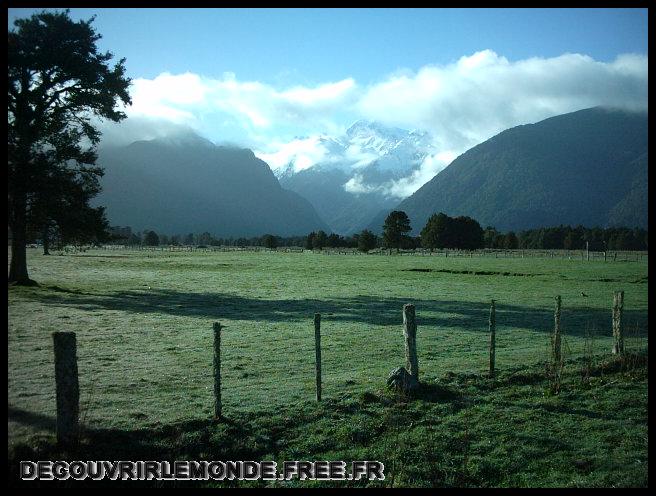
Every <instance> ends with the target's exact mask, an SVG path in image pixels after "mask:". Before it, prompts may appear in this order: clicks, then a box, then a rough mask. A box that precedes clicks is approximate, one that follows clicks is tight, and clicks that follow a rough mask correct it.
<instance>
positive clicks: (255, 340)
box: [8, 249, 648, 486]
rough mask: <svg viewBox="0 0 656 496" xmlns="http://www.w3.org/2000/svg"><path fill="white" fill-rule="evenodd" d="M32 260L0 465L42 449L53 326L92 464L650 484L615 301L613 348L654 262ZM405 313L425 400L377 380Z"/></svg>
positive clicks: (14, 342)
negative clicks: (69, 364) (348, 467)
mask: <svg viewBox="0 0 656 496" xmlns="http://www.w3.org/2000/svg"><path fill="white" fill-rule="evenodd" d="M28 266H29V273H30V277H32V278H33V279H35V280H36V281H37V282H38V283H39V284H40V285H39V286H38V287H10V288H9V291H8V293H9V294H8V321H9V330H8V353H9V355H8V379H9V385H8V403H9V407H8V408H9V424H8V427H9V446H8V449H9V452H10V456H19V455H20V454H21V453H22V455H23V456H28V455H29V454H30V453H31V454H32V456H36V454H38V453H40V454H41V455H44V454H47V453H52V450H54V449H55V448H54V447H52V441H53V439H54V432H53V422H54V418H55V387H54V365H53V349H52V336H51V334H52V332H54V331H74V332H76V334H77V342H78V351H77V352H78V368H79V377H80V388H81V397H80V404H81V409H82V414H81V418H82V421H83V424H84V427H85V429H87V430H88V432H89V434H88V436H89V437H88V443H87V444H86V445H84V446H86V447H83V448H81V449H86V450H87V451H86V452H85V453H86V455H85V456H92V455H95V456H96V458H97V459H108V458H103V457H100V458H98V457H99V456H100V455H101V454H104V455H106V456H110V455H115V456H119V453H120V456H131V458H130V459H143V458H137V455H141V456H146V455H151V456H154V455H158V456H169V457H176V456H177V457H181V456H195V457H197V458H198V457H203V456H223V457H224V458H222V459H248V458H238V456H251V457H255V456H257V457H260V459H310V460H312V459H349V460H350V459H353V458H352V457H354V456H356V457H363V456H364V457H367V458H368V459H372V458H371V457H373V456H377V457H378V458H384V459H381V461H383V462H384V463H386V473H387V474H388V477H387V479H386V481H385V484H388V485H389V484H390V480H392V482H391V483H392V484H394V485H410V486H415V485H456V486H461V485H474V486H479V485H493V486H499V485H500V486H504V485H511V486H512V485H520V486H532V485H540V486H550V485H587V486H595V485H613V484H614V485H620V486H626V485H646V483H647V482H646V481H647V475H646V474H647V455H646V453H647V440H646V436H647V424H646V419H647V379H646V373H644V374H643V373H642V372H640V370H639V368H640V367H637V366H636V367H637V368H636V367H632V369H631V371H629V372H627V370H625V369H626V367H624V365H622V367H620V368H618V367H617V366H616V364H615V365H614V363H615V362H612V357H611V355H610V350H611V343H612V341H611V305H612V296H613V291H617V290H624V292H625V307H624V325H625V333H626V334H627V349H628V350H629V351H631V352H640V353H645V350H646V348H647V292H648V290H647V286H648V284H647V272H648V271H647V261H646V260H645V261H622V262H620V261H617V262H612V261H608V262H603V261H597V260H595V261H587V262H586V261H584V260H580V259H578V260H566V259H551V258H511V259H501V258H499V259H495V258H492V257H475V258H464V257H463V258H458V257H448V258H444V257H437V256H433V257H426V256H412V255H406V256H398V255H391V256H389V255H383V256H381V255H378V256H374V255H325V254H321V253H318V252H315V253H312V252H304V253H278V252H215V253H204V252H194V253H189V252H166V251H164V252H155V251H154V252H147V251H124V250H117V251H106V250H89V251H87V252H84V253H76V254H65V255H51V256H43V255H42V254H41V253H40V251H38V250H36V249H30V250H28ZM582 293H583V294H582ZM556 295H560V296H561V297H562V317H561V322H562V328H563V333H564V346H563V347H564V351H565V359H566V363H565V376H564V379H563V381H564V383H563V386H562V388H561V390H560V393H559V394H557V395H554V394H550V393H549V387H548V385H549V383H548V378H547V377H546V376H545V374H544V370H545V365H544V364H545V362H547V361H548V357H549V355H548V353H549V339H550V337H549V336H550V332H552V330H553V309H554V297H555V296H556ZM584 295H585V296H584ZM490 299H495V300H496V321H497V334H496V344H497V350H496V367H497V370H498V372H499V374H498V377H497V378H496V379H494V380H491V379H488V378H486V377H485V372H486V367H487V363H488V316H489V307H490ZM405 303H414V304H415V305H416V314H417V326H418V329H417V350H418V356H419V373H420V379H421V380H422V381H424V383H425V384H426V385H427V388H428V389H426V390H425V391H424V393H422V394H423V396H422V397H420V398H416V399H414V400H412V401H406V400H402V401H401V400H399V401H397V400H398V398H397V399H395V397H394V396H393V395H391V393H389V392H387V391H385V380H386V378H387V375H388V374H389V372H390V371H391V370H392V369H393V368H395V367H398V366H400V365H404V346H403V336H402V307H403V305H404V304H405ZM315 313H321V316H322V326H321V334H322V358H323V361H322V369H323V398H324V401H322V403H321V404H320V405H317V404H316V402H315V400H314V387H315V386H314V327H313V316H314V314H315ZM213 322H220V323H221V324H223V325H225V326H227V327H226V328H225V329H224V331H223V337H222V350H221V353H222V364H223V374H222V376H223V379H222V380H223V411H224V414H225V416H226V418H227V419H228V420H229V421H226V423H224V424H219V425H216V424H211V423H209V422H208V420H209V419H210V418H211V416H212V413H213V396H212V394H213V393H212V391H213V382H212V381H213V379H212V353H213V350H212V323H213ZM590 350H592V351H590ZM591 363H592V366H593V368H594V367H596V369H594V370H596V371H597V373H593V374H592V376H594V377H593V378H594V380H588V381H587V382H585V383H584V382H583V380H582V379H581V370H582V367H583V364H587V365H588V368H589V367H590V364H591ZM614 374H615V375H614ZM518 378H519V379H518ZM430 388H433V389H430ZM442 393H444V394H442ZM625 414H626V415H627V416H628V417H627V418H629V419H630V420H626V419H625V418H624V415H625ZM94 436H95V437H94ZM103 436H105V437H103ZM112 439H114V441H112ZM125 439H132V440H135V439H136V440H138V441H125ZM118 440H122V441H118ZM574 440H578V441H576V442H575V441H574ZM99 447H103V448H102V450H105V451H102V453H101V452H98V451H94V449H95V450H98V449H101V448H99ZM121 449H123V450H125V451H120V450H121ZM16 450H18V451H16ZM21 450H22V451H21ZM25 450H27V451H25ZM30 450H32V451H30ZM34 450H36V451H34ZM116 450H119V451H116ZM140 450H141V451H140ZM449 450H450V451H449ZM609 450H610V451H609ZM17 453H18V454H17ZM12 454H13V455H12ZM44 456H45V455H44ZM267 456H268V457H269V458H265V457H267ZM280 457H283V458H280ZM284 457H286V458H284ZM85 459H92V458H85ZM112 459H113V458H112ZM116 459H118V458H116ZM151 459H152V458H151ZM158 459H159V458H158ZM250 459H254V458H250ZM618 463H619V464H623V468H621V467H618V466H617V464H618ZM636 463H637V465H636ZM431 464H433V465H431ZM392 467H394V468H392ZM431 467H432V468H431ZM390 474H394V477H391V475H390ZM431 474H432V475H431ZM298 483H300V482H298ZM305 484H306V485H312V484H313V483H308V482H305ZM333 485H334V483H333Z"/></svg>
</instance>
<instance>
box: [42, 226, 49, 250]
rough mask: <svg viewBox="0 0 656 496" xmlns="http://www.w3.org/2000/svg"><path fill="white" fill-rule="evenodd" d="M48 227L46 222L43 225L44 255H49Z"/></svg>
mask: <svg viewBox="0 0 656 496" xmlns="http://www.w3.org/2000/svg"><path fill="white" fill-rule="evenodd" d="M48 231H49V229H48V224H46V225H45V226H43V236H42V238H43V254H44V255H50V250H49V248H50V236H49V232H48Z"/></svg>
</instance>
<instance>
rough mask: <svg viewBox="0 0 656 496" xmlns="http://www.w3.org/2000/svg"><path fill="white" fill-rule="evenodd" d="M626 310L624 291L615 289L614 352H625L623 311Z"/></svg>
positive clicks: (618, 353)
mask: <svg viewBox="0 0 656 496" xmlns="http://www.w3.org/2000/svg"><path fill="white" fill-rule="evenodd" d="M623 311H624V291H615V294H614V295H613V354H617V355H621V354H622V353H624V326H623V325H622V313H623Z"/></svg>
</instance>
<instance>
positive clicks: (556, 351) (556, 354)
mask: <svg viewBox="0 0 656 496" xmlns="http://www.w3.org/2000/svg"><path fill="white" fill-rule="evenodd" d="M561 358H562V356H561V351H560V296H556V308H555V310H554V335H553V361H554V364H555V365H558V364H560V362H561Z"/></svg>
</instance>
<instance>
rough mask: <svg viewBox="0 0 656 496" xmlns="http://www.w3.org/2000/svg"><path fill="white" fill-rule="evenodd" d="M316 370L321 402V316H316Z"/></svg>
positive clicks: (318, 399)
mask: <svg viewBox="0 0 656 496" xmlns="http://www.w3.org/2000/svg"><path fill="white" fill-rule="evenodd" d="M314 360H315V362H314V370H315V380H316V383H317V401H321V314H320V313H315V314H314Z"/></svg>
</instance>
